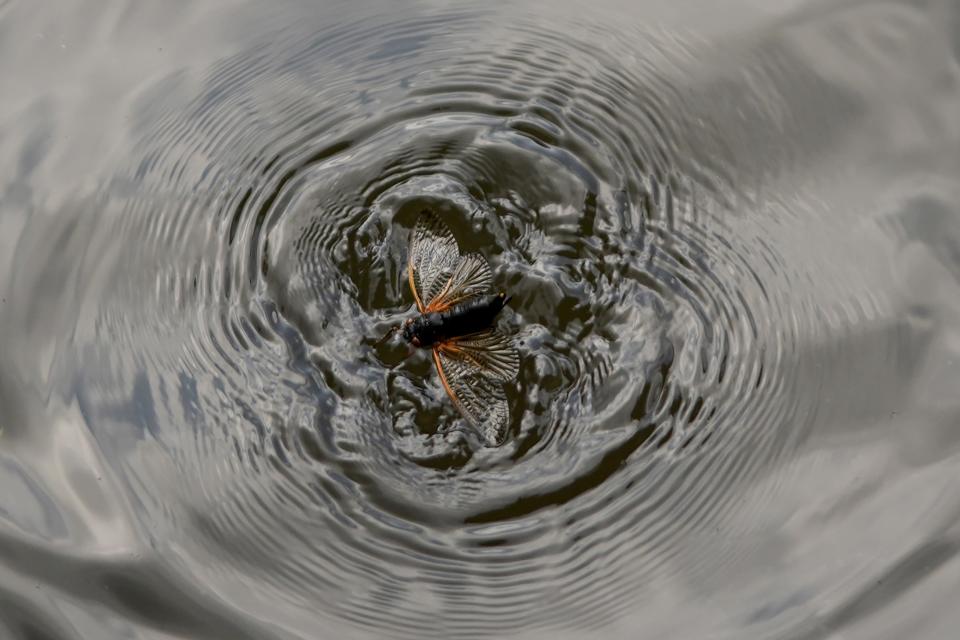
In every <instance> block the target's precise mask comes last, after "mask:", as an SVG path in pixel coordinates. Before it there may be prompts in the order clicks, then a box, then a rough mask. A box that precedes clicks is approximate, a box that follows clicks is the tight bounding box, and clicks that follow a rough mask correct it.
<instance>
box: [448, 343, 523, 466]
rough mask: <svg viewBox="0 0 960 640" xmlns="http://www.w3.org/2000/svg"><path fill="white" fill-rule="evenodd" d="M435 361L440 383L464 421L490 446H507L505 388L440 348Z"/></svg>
mask: <svg viewBox="0 0 960 640" xmlns="http://www.w3.org/2000/svg"><path fill="white" fill-rule="evenodd" d="M433 359H434V362H435V363H436V365H437V372H438V373H439V374H440V381H441V382H442V383H443V387H444V389H446V390H447V394H448V395H449V396H450V399H451V400H452V401H453V404H454V405H455V406H456V407H457V409H458V410H459V411H460V413H461V414H463V417H464V418H466V419H467V421H468V422H469V423H470V424H472V425H473V426H474V427H476V428H477V429H479V430H480V432H481V434H482V435H483V439H484V440H485V441H486V443H487V445H489V446H492V447H495V446H498V445H500V444H502V443H503V440H504V438H505V437H506V435H507V428H508V427H509V425H510V408H509V406H508V405H507V394H506V393H505V392H504V390H503V384H502V382H501V381H499V380H497V379H496V378H492V377H490V376H488V375H486V374H485V373H484V372H483V370H481V369H480V368H479V367H478V366H476V365H475V364H472V363H471V362H470V361H469V360H467V359H464V358H458V357H455V356H453V355H451V354H450V353H449V352H447V351H444V350H442V349H441V348H439V347H437V348H435V349H434V350H433Z"/></svg>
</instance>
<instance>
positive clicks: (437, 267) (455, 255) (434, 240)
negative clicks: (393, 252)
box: [407, 211, 460, 312]
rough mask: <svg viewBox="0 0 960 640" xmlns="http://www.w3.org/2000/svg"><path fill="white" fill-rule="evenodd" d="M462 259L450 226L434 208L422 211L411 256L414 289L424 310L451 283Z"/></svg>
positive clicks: (413, 235) (408, 267) (411, 286)
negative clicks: (433, 210) (434, 211)
mask: <svg viewBox="0 0 960 640" xmlns="http://www.w3.org/2000/svg"><path fill="white" fill-rule="evenodd" d="M459 262H460V248H459V247H458V246H457V240H456V238H454V237H453V233H452V232H451V231H450V228H449V227H447V225H446V224H445V223H444V222H443V220H441V219H440V218H439V217H438V216H437V215H436V214H435V213H433V212H432V211H424V212H422V213H421V214H420V217H419V218H418V219H417V224H416V226H414V228H413V234H412V235H411V236H410V250H409V256H408V258H407V270H408V278H409V281H410V290H411V291H412V292H413V297H414V298H416V301H417V308H418V309H419V310H420V311H421V312H424V311H426V309H427V305H428V304H429V302H430V301H431V300H433V299H434V298H435V297H436V296H437V295H438V294H439V293H440V292H441V291H442V290H443V288H444V287H445V286H446V285H447V283H448V282H449V281H450V278H451V276H452V275H453V273H454V271H455V270H456V268H457V264H458V263H459Z"/></svg>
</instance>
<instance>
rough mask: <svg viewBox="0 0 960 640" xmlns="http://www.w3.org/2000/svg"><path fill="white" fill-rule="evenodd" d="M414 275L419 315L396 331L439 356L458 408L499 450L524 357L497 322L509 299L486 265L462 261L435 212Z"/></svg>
mask: <svg viewBox="0 0 960 640" xmlns="http://www.w3.org/2000/svg"><path fill="white" fill-rule="evenodd" d="M407 270H408V274H407V277H408V280H409V283H410V290H411V291H412V292H413V298H414V300H415V301H416V303H417V310H418V311H419V312H420V313H419V315H418V316H417V317H415V318H409V319H408V320H406V321H405V322H404V323H403V324H402V325H400V327H397V329H401V330H402V334H403V338H404V340H406V341H407V342H409V343H410V344H412V345H414V346H416V347H421V348H424V349H431V350H432V352H433V362H434V364H436V367H437V373H438V374H439V375H440V382H441V383H442V384H443V388H444V389H446V391H447V394H448V395H449V396H450V399H451V400H452V401H453V404H454V405H455V406H456V407H457V409H459V411H460V413H461V414H463V417H464V418H466V419H467V421H468V422H469V423H470V424H472V425H473V426H474V427H475V428H477V429H479V430H480V432H481V434H482V435H483V438H484V440H485V441H486V443H487V445H488V446H497V445H500V444H501V443H502V442H503V440H504V437H505V436H506V434H507V428H508V427H509V424H510V410H509V406H508V405H507V396H506V393H505V392H504V389H503V385H504V384H506V383H508V382H510V381H511V380H513V379H514V378H516V376H517V372H518V371H519V369H520V356H519V354H518V353H517V350H516V349H515V348H514V347H513V345H512V344H511V343H510V340H509V339H508V338H507V337H506V336H504V335H503V334H502V333H500V332H499V331H497V329H496V328H495V327H494V326H493V323H494V320H495V319H496V317H497V314H499V313H500V311H501V310H502V309H503V308H504V306H506V304H507V302H509V300H510V298H509V297H507V295H506V294H505V293H503V292H500V293H491V292H490V286H491V284H492V281H493V274H492V273H491V271H490V265H489V264H488V263H487V261H486V259H485V258H484V257H483V256H481V255H480V254H478V253H468V254H465V255H461V254H460V248H459V246H458V245H457V241H456V239H455V238H454V236H453V233H452V232H451V231H450V229H449V227H447V225H446V224H444V222H443V220H441V219H440V218H439V217H438V216H437V215H436V214H435V213H433V212H431V211H423V212H421V213H420V217H419V218H418V220H417V224H416V226H415V227H414V229H413V235H412V236H411V238H410V249H409V257H408V261H407ZM388 335H389V334H388ZM385 337H386V336H385Z"/></svg>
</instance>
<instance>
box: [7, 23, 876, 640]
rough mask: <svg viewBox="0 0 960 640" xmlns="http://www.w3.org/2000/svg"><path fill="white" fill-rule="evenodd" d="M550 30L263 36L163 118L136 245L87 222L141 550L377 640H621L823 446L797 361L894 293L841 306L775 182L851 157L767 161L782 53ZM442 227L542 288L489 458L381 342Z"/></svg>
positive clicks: (108, 411)
mask: <svg viewBox="0 0 960 640" xmlns="http://www.w3.org/2000/svg"><path fill="white" fill-rule="evenodd" d="M544 22H548V21H545V20H544V19H543V16H529V17H520V18H516V19H513V20H511V21H510V22H509V23H504V22H502V21H498V20H496V19H495V16H494V14H493V13H492V12H486V11H477V12H465V11H459V10H458V11H453V10H443V11H440V10H437V11H427V10H423V11H421V12H419V13H416V14H415V15H413V16H412V17H409V18H407V19H405V20H397V19H396V16H391V19H389V20H388V19H386V18H383V17H378V16H376V15H371V16H365V17H364V18H363V19H355V20H354V21H352V22H334V24H332V25H325V26H320V27H317V26H316V25H313V24H309V25H302V26H300V27H297V28H295V29H283V30H280V31H277V32H273V33H269V34H265V36H264V38H263V40H262V42H261V43H259V44H258V45H257V46H252V47H249V48H248V49H246V50H244V51H242V52H240V53H238V54H236V55H234V56H232V57H229V58H226V59H224V60H222V61H221V62H220V63H219V64H217V65H216V66H214V67H212V68H203V69H187V70H184V71H183V72H182V73H181V74H175V75H173V76H171V77H169V78H168V79H167V80H166V81H164V82H163V83H160V84H159V85H157V86H154V87H151V88H150V89H149V90H148V91H146V92H145V93H144V95H143V96H141V100H140V102H139V103H138V105H137V107H136V112H135V119H136V122H137V129H138V130H143V131H146V132H147V133H146V134H145V135H143V136H142V137H140V138H138V141H137V146H136V151H135V154H134V158H133V159H132V161H131V162H130V163H129V167H130V170H129V173H128V174H127V175H120V176H116V177H114V178H112V179H111V181H110V182H109V184H108V185H106V189H105V191H106V192H107V193H109V194H110V195H109V197H105V198H104V199H103V200H102V201H97V202H94V203H91V204H90V205H89V206H88V207H85V208H84V213H83V214H82V215H81V216H80V217H81V219H82V220H83V221H84V224H85V225H86V226H87V227H88V228H90V229H99V230H101V231H103V230H105V229H109V233H105V232H104V233H101V234H100V235H97V234H92V233H91V234H90V235H82V236H78V235H77V234H76V233H74V230H73V229H72V228H71V229H66V230H64V232H63V239H62V243H61V247H62V245H63V244H64V243H67V244H69V243H71V242H73V243H80V244H84V245H85V246H86V249H85V252H86V255H88V256H89V259H88V262H87V263H85V264H84V265H83V270H82V271H83V272H84V273H87V274H96V275H97V279H96V281H97V282H98V283H99V284H98V288H97V289H96V290H87V291H84V292H83V293H82V295H80V296H78V299H81V300H88V301H90V302H89V304H90V305H91V306H90V307H83V306H81V309H80V313H78V314H77V317H79V318H82V319H83V321H82V322H79V323H78V326H77V327H75V328H74V329H73V330H72V344H73V348H72V349H70V350H60V351H58V356H57V357H58V358H63V359H64V361H66V362H69V364H71V365H72V366H63V367H62V368H61V369H62V370H67V371H71V372H72V374H71V375H68V376H66V379H65V380H64V381H63V383H64V384H65V385H68V386H71V387H72V388H75V389H76V390H77V395H78V397H79V399H80V404H81V410H82V411H83V414H84V416H85V418H86V420H87V421H88V423H89V424H90V425H91V429H92V430H93V432H94V434H95V435H96V437H97V439H98V441H99V442H100V444H101V446H102V447H103V448H104V449H105V450H107V451H109V452H112V454H113V455H112V456H111V459H113V460H117V461H119V462H117V466H118V470H119V471H120V473H121V475H122V476H123V477H124V478H126V479H127V480H128V481H129V483H130V486H131V493H132V495H133V496H134V498H133V499H134V500H135V501H136V503H137V504H138V505H141V506H142V508H143V528H144V530H146V531H149V532H150V534H149V535H151V536H152V538H153V539H154V540H155V542H156V545H157V546H158V547H160V548H163V549H167V550H169V551H170V552H171V553H173V554H175V555H176V556H177V557H178V558H179V559H180V561H181V562H182V566H183V568H184V570H185V571H188V572H191V573H193V574H196V575H198V576H200V575H202V576H203V580H205V581H207V582H208V583H209V584H213V585H217V587H216V590H217V591H218V593H220V594H221V595H222V596H223V597H224V598H226V599H228V600H231V601H232V602H235V603H237V604H238V605H242V603H245V602H251V601H256V600H266V601H268V602H271V603H276V604H277V607H279V608H278V609H277V611H281V610H283V611H288V610H297V611H309V612H310V613H311V614H314V615H317V616H320V617H321V618H324V619H326V620H328V621H329V622H330V624H332V625H339V626H340V627H342V628H354V629H360V630H362V631H364V632H366V633H369V634H370V635H371V636H372V637H383V636H382V635H381V634H385V633H388V634H390V635H395V636H398V637H411V638H424V637H438V638H439V637H444V638H447V637H473V636H476V637H501V636H502V635H503V634H507V633H510V632H520V631H524V630H526V631H530V632H533V631H537V630H544V629H551V628H566V629H571V628H573V629H581V630H595V629H599V628H601V627H604V626H606V625H608V624H610V623H611V621H616V620H617V619H619V618H621V617H623V616H625V615H626V614H627V613H628V612H629V611H630V610H631V608H633V607H634V606H635V604H636V603H637V602H638V601H639V600H642V599H644V598H648V597H650V596H649V590H651V589H655V586H654V585H655V584H656V583H657V580H658V579H660V578H662V577H663V576H664V575H667V574H669V573H670V572H671V571H672V570H673V567H674V566H675V565H676V564H682V563H684V562H695V561H694V560H690V559H684V558H683V553H684V552H683V547H682V545H681V544H680V543H679V542H678V541H681V540H682V539H683V537H684V536H689V535H696V534H697V532H703V531H707V530H710V529H712V528H713V527H715V526H718V523H720V522H722V521H723V520H724V518H725V517H726V515H727V514H728V513H729V512H730V511H731V510H733V509H735V508H736V503H737V501H738V492H739V490H740V488H742V487H744V486H745V485H746V484H747V483H749V482H750V481H751V480H753V479H755V478H757V477H758V476H759V475H760V474H762V473H764V472H766V471H767V470H769V469H771V468H773V467H775V466H776V465H777V464H778V463H779V462H780V461H781V460H783V459H784V458H785V457H787V456H789V455H790V453H791V452H792V451H793V450H794V449H795V448H796V446H797V444H798V443H800V442H802V441H803V439H804V438H805V437H806V434H807V430H808V427H809V424H810V422H811V420H812V419H813V416H814V415H815V410H814V407H815V406H817V404H818V402H819V400H820V389H817V388H815V389H814V391H811V385H810V381H811V375H812V374H811V373H810V371H811V367H812V366H813V365H812V364H811V363H809V362H807V361H805V357H808V352H804V351H803V350H801V349H800V348H799V345H800V344H801V342H803V341H807V342H809V341H811V340H815V339H816V338H817V336H819V335H820V333H821V332H822V331H824V330H825V328H826V327H827V326H836V324H837V323H839V324H843V323H844V322H848V323H853V322H856V321H858V320H862V319H864V318H870V317H877V316H880V315H882V314H883V313H884V305H886V304H887V303H886V302H885V301H884V300H883V299H882V298H879V297H871V295H870V294H869V290H870V282H872V280H871V278H873V277H874V276H872V275H869V273H868V269H867V267H864V268H863V270H858V269H857V267H856V266H853V267H851V268H850V269H848V270H847V271H845V272H844V273H843V280H841V281H837V280H836V279H834V280H833V282H832V284H825V285H823V286H821V285H820V282H821V279H822V275H823V274H818V273H817V272H816V270H817V269H820V268H823V265H810V264H804V263H802V262H798V261H796V260H793V259H791V249H790V246H789V242H788V241H787V240H786V239H787V238H791V237H795V235H791V234H795V233H808V237H810V235H809V234H817V237H819V238H820V239H821V240H823V241H824V242H826V243H829V242H831V240H830V224H831V223H830V222H829V220H827V219H826V216H825V215H824V213H823V211H820V210H818V209H817V207H816V205H810V204H807V203H805V201H802V200H800V199H796V198H793V197H792V196H791V195H789V193H787V194H783V193H782V192H781V194H780V195H778V196H772V195H770V194H768V193H764V192H762V190H761V188H760V187H761V185H769V184H775V183H776V181H777V179H778V176H779V175H780V174H781V173H782V172H785V171H787V170H790V169H792V168H793V167H794V165H795V164H796V163H797V162H798V160H797V159H798V158H799V157H803V156H805V155H807V154H811V153H815V152H817V151H818V150H819V149H820V148H821V147H822V146H824V145H826V144H827V143H826V141H825V139H819V140H810V139H804V138H799V137H798V138H797V139H795V140H794V143H793V144H792V146H791V144H790V143H786V142H785V143H784V145H783V146H779V145H773V144H771V145H769V146H765V145H764V144H760V145H756V144H755V143H756V142H757V141H758V140H760V141H763V140H765V138H764V136H773V133H772V132H774V131H776V130H778V129H779V130H782V129H783V128H784V127H787V126H789V124H787V125H785V124H784V115H783V111H782V109H784V108H785V107H784V105H788V104H789V103H790V100H791V95H789V90H788V89H786V88H785V87H786V86H787V85H786V84H784V85H779V84H777V83H776V82H771V83H770V84H764V83H763V82H762V79H764V78H767V79H771V78H774V77H781V76H782V75H783V74H789V73H791V69H794V71H792V73H794V74H798V75H802V74H801V72H799V71H796V70H795V65H794V60H793V58H792V57H791V56H792V55H793V54H792V52H791V51H790V50H789V49H787V48H779V47H774V46H772V45H770V44H769V43H761V44H757V45H755V46H756V47H758V48H760V47H769V48H770V49H771V51H769V53H770V54H771V55H769V56H757V58H758V59H763V60H764V62H762V63H758V62H753V63H751V65H752V66H748V67H746V68H744V69H742V70H741V71H742V76H736V77H738V78H740V79H739V80H733V79H729V78H728V79H727V80H728V84H725V85H721V84H719V83H718V84H712V83H708V82H707V83H704V82H699V81H697V80H696V76H695V73H694V69H695V68H696V64H695V60H696V59H701V58H702V56H703V55H704V54H705V53H706V54H710V53H711V52H710V51H709V50H706V49H705V47H704V46H702V45H700V44H697V43H695V42H694V41H692V40H686V39H683V38H681V37H679V36H676V35H668V34H657V33H654V32H651V31H628V30H626V29H623V30H616V29H610V28H609V25H606V26H604V27H603V28H601V26H599V25H589V24H588V25H581V27H582V28H580V29H572V28H570V25H567V24H561V23H559V19H557V24H553V25H552V26H545V24H544ZM304 34H309V35H304ZM571 34H580V35H578V36H574V35H571ZM491 42H495V43H496V46H495V47H491V46H490V43H491ZM751 46H753V45H751ZM764 51H766V50H764ZM714 53H716V52H714ZM739 55H740V53H738V54H737V55H731V57H730V58H729V60H728V62H729V64H731V65H734V64H736V61H737V60H739V59H740V58H739V57H738V56H739ZM721 68H723V67H722V65H721ZM738 73H739V72H738ZM733 76H735V74H733V73H731V77H733ZM802 80H804V82H801V83H800V86H804V87H805V89H809V90H817V89H823V90H824V91H828V90H829V89H830V88H829V86H828V83H827V82H826V81H825V80H821V79H820V78H818V77H816V76H813V75H810V76H809V77H804V78H802ZM718 82H719V81H718ZM821 82H822V83H823V86H821V85H820V84H819V83H821ZM191 83H193V84H196V85H197V86H193V84H191ZM771 84H772V87H771V86H770V85H771ZM185 86H189V87H190V91H186V90H185V89H184V87H185ZM731 86H732V87H733V88H732V89H731ZM790 86H793V85H790ZM759 87H765V89H764V90H763V92H761V90H760V89H759ZM733 91H738V92H739V94H738V100H737V101H736V104H735V105H733V106H731V104H730V102H729V97H730V93H731V92H733ZM833 91H834V93H835V94H836V93H837V92H838V90H836V89H835V88H833ZM184 93H187V94H188V95H190V96H191V97H190V99H189V100H186V101H180V100H178V99H177V98H176V97H170V96H179V95H184ZM840 97H841V98H843V97H846V96H840ZM725 101H726V103H725ZM838 101H840V100H839V98H838ZM840 102H842V101H840ZM843 104H845V105H847V106H848V107H849V109H850V111H851V113H852V112H854V111H856V108H857V105H856V102H855V100H853V98H850V102H849V103H847V102H844V103H843ZM734 113H740V114H746V115H747V116H749V118H750V122H749V126H747V125H744V124H743V123H742V121H741V122H740V123H739V124H731V115H732V114H734ZM842 115H843V112H842V111H841V117H838V118H837V120H836V122H837V124H836V125H835V126H836V127H838V128H839V127H842V126H844V118H843V117H842ZM730 127H740V128H739V129H735V130H734V131H733V132H731V131H729V129H730ZM718 131H725V133H723V134H719V133H717V132H718ZM738 132H742V135H743V136H746V135H749V136H750V137H751V141H750V142H744V141H743V139H742V138H741V137H738V136H740V135H741V134H738ZM740 145H742V147H741V146H740ZM749 145H754V146H758V147H759V148H761V149H762V153H765V154H766V156H765V158H763V159H758V158H755V157H754V158H750V159H745V158H742V157H740V156H739V153H738V152H739V151H740V149H741V148H746V147H747V146H749ZM761 165H762V166H761ZM758 167H759V168H758ZM423 208H430V209H433V210H435V211H437V212H438V213H439V214H440V215H441V216H443V217H444V219H445V220H446V221H447V222H448V223H449V224H450V226H451V228H452V229H453V230H454V233H455V234H456V235H457V237H458V238H459V239H460V241H461V244H462V248H463V250H464V251H479V252H481V253H483V254H484V255H485V256H487V257H488V259H489V261H490V264H491V266H492V269H493V273H494V276H495V283H496V286H497V287H500V288H504V289H506V290H507V291H509V292H510V294H511V295H512V296H513V301H512V302H511V305H510V308H509V309H508V310H507V311H506V312H505V314H504V316H503V318H502V319H501V323H502V328H503V329H504V331H506V332H507V333H509V334H511V335H512V336H513V339H514V340H515V342H516V344H517V345H518V348H519V350H520V352H521V359H522V361H521V372H520V375H519V377H518V380H517V382H516V384H515V385H513V386H511V387H509V388H508V398H509V402H510V406H511V412H512V419H513V423H512V424H511V427H510V430H509V434H508V437H507V441H506V443H505V444H504V445H503V446H502V447H499V448H496V449H491V448H485V447H483V446H482V443H481V441H480V439H479V438H478V437H476V435H474V434H472V432H471V431H470V430H469V429H466V428H465V425H464V423H463V421H462V419H461V418H460V417H459V415H458V414H457V412H456V410H455V409H454V408H453V407H452V406H451V405H450V403H449V401H448V399H447V398H446V395H445V393H444V392H443V389H442V388H441V387H440V385H439V383H438V381H437V379H436V376H435V373H434V372H433V371H432V365H431V362H430V359H429V358H428V357H422V355H421V356H420V357H412V358H406V357H405V356H406V352H405V348H404V347H402V346H399V345H397V344H389V343H388V344H386V345H382V346H377V345H376V344H375V342H376V340H377V338H379V337H380V335H382V334H383V332H384V331H385V330H386V329H387V328H388V327H390V326H392V325H393V324H396V323H397V322H398V321H400V320H401V319H402V318H404V317H407V316H408V315H409V314H411V313H412V312H413V311H414V308H413V301H412V299H411V296H410V293H409V291H408V290H407V288H406V281H405V272H404V269H405V264H406V262H405V260H406V246H407V240H408V236H409V232H410V230H411V228H412V226H413V224H414V221H415V218H416V215H417V213H418V212H419V211H420V210H422V209H423ZM821 217H822V218H823V219H822V222H821V223H820V224H819V225H818V228H817V230H816V231H810V230H809V229H806V227H807V226H808V225H810V224H811V220H820V219H821ZM805 229H806V230H805ZM48 240H49V239H45V241H48ZM27 246H29V245H27ZM24 250H26V249H24ZM853 259H854V260H855V258H853ZM51 273H53V272H51ZM54 275H56V274H55V273H54ZM51 277H53V276H51ZM91 281H92V278H91ZM861 285H862V288H861V289H856V288H855V287H856V286H861ZM831 287H835V290H832V289H831ZM848 291H866V292H867V293H864V294H862V295H856V296H854V298H853V301H850V299H845V298H844V295H845V294H844V292H848ZM825 299H826V300H828V301H830V300H832V301H834V302H836V301H838V300H847V301H846V302H841V303H839V304H838V305H834V306H832V307H831V306H830V305H829V304H827V305H826V306H827V307H829V308H830V309H833V310H835V312H836V313H837V314H839V316H838V317H833V318H831V317H830V314H831V313H834V311H824V310H823V309H824V308H825V307H823V306H818V305H821V304H822V301H823V300H825ZM818 300H819V301H821V302H817V301H818ZM93 301H96V303H95V304H94V302H93ZM843 314H849V316H846V317H843ZM805 354H806V355H805ZM814 387H815V385H814ZM738 549H739V548H738ZM738 549H730V550H729V552H730V553H731V554H733V553H740V552H742V551H740V550H738ZM727 560H728V557H727V556H725V555H724V550H723V549H719V550H718V554H717V556H716V557H713V558H709V559H700V560H699V562H703V563H722V562H725V561H727ZM286 607H289V608H290V609H287V608H286ZM278 616H279V614H278ZM291 619H293V618H291ZM291 624H293V623H291ZM491 634H492V636H491Z"/></svg>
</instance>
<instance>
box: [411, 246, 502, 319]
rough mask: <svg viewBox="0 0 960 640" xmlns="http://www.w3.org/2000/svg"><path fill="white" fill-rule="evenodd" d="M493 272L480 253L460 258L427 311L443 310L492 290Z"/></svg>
mask: <svg viewBox="0 0 960 640" xmlns="http://www.w3.org/2000/svg"><path fill="white" fill-rule="evenodd" d="M492 283H493V273H492V272H491V271H490V265H489V264H488V263H487V260H486V259H485V258H484V257H483V256H481V255H480V254H479V253H468V254H467V255H465V256H463V257H462V258H460V262H458V263H457V266H456V268H455V269H454V271H453V274H452V275H451V276H450V278H449V279H448V280H447V282H446V283H445V284H444V286H443V288H442V289H441V290H440V292H439V293H437V295H436V296H434V297H433V298H431V299H430V300H429V301H428V302H427V303H426V307H427V311H443V310H444V309H447V308H449V307H451V306H453V305H455V304H457V303H458V302H462V301H464V300H466V299H467V298H471V297H473V296H476V295H480V294H481V293H486V292H487V291H489V290H490V285H491V284H492Z"/></svg>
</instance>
